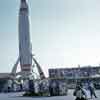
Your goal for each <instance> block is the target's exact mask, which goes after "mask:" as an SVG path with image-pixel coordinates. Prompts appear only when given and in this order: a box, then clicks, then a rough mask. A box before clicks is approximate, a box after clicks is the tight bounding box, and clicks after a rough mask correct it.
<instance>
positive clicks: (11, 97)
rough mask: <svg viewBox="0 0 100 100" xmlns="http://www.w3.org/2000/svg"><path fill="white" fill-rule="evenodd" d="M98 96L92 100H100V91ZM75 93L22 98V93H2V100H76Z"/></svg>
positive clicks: (0, 96)
mask: <svg viewBox="0 0 100 100" xmlns="http://www.w3.org/2000/svg"><path fill="white" fill-rule="evenodd" d="M96 94H97V96H98V98H97V99H95V98H93V99H91V100H100V91H96ZM74 99H75V97H74V96H73V91H72V90H70V91H69V93H68V96H54V97H22V93H1V94H0V100H74Z"/></svg>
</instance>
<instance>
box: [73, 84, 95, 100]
mask: <svg viewBox="0 0 100 100" xmlns="http://www.w3.org/2000/svg"><path fill="white" fill-rule="evenodd" d="M87 91H88V92H89V96H90V98H89V97H88V93H87ZM73 95H74V96H75V97H76V98H75V100H88V99H92V98H93V96H94V97H95V98H97V96H96V93H95V87H94V84H93V83H88V84H87V85H86V86H83V85H82V84H77V85H76V88H75V90H74V92H73Z"/></svg>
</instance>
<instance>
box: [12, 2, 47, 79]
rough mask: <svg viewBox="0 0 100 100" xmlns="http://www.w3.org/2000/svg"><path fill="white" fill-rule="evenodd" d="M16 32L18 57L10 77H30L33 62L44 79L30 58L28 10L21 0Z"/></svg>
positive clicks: (41, 76)
mask: <svg viewBox="0 0 100 100" xmlns="http://www.w3.org/2000/svg"><path fill="white" fill-rule="evenodd" d="M18 32H19V57H18V60H17V62H16V63H15V65H14V67H13V69H12V73H11V74H12V75H14V76H16V75H21V76H22V77H23V78H26V77H27V78H29V77H30V76H31V75H32V72H33V68H32V66H33V65H32V61H34V63H35V65H36V67H37V69H38V72H39V75H40V78H41V79H43V78H45V76H44V73H43V71H42V69H41V67H40V65H39V64H38V62H37V61H36V60H35V58H34V57H33V56H32V47H31V41H30V28H29V9H28V4H27V2H26V0H21V4H20V9H19V24H18ZM18 63H20V67H21V72H18V73H17V72H16V71H17V66H18Z"/></svg>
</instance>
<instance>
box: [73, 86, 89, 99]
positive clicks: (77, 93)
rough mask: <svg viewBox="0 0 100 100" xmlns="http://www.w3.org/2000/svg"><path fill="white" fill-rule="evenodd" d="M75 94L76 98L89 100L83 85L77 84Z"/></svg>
mask: <svg viewBox="0 0 100 100" xmlns="http://www.w3.org/2000/svg"><path fill="white" fill-rule="evenodd" d="M73 95H74V96H76V98H75V100H87V95H86V93H85V91H84V90H83V89H82V87H81V86H79V85H78V86H76V89H75V91H74V92H73Z"/></svg>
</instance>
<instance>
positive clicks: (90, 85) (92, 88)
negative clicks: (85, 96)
mask: <svg viewBox="0 0 100 100" xmlns="http://www.w3.org/2000/svg"><path fill="white" fill-rule="evenodd" d="M88 89H89V91H90V96H91V99H92V98H93V96H94V97H95V98H97V96H96V93H95V88H94V84H93V83H91V84H89V87H88Z"/></svg>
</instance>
